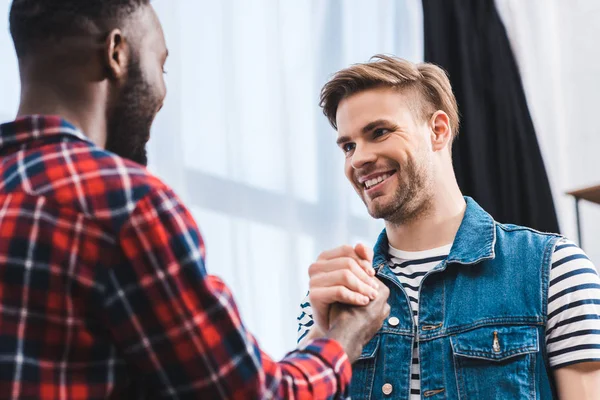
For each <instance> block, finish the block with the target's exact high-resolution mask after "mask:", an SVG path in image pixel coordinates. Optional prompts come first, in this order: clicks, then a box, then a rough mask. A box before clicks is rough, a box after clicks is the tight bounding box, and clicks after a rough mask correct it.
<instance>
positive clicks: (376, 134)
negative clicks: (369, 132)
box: [373, 128, 390, 138]
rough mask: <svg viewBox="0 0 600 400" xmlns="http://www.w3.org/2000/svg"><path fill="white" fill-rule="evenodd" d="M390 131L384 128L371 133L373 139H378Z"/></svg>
mask: <svg viewBox="0 0 600 400" xmlns="http://www.w3.org/2000/svg"><path fill="white" fill-rule="evenodd" d="M389 131H390V130H389V129H386V128H379V129H375V130H374V131H373V137H375V138H378V137H380V136H383V135H385V134H386V133H388V132H389Z"/></svg>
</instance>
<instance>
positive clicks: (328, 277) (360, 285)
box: [310, 269, 377, 300]
mask: <svg viewBox="0 0 600 400" xmlns="http://www.w3.org/2000/svg"><path fill="white" fill-rule="evenodd" d="M332 286H344V287H346V288H347V289H349V290H351V291H353V292H357V293H360V294H362V295H365V296H368V297H369V298H370V299H371V300H374V299H375V297H377V290H375V289H374V288H373V287H372V286H370V285H368V284H366V283H365V282H363V281H362V280H360V279H359V278H358V277H357V276H356V275H355V274H354V273H353V272H351V271H350V270H347V269H339V270H336V271H331V272H324V273H321V274H317V275H315V276H314V277H312V278H311V279H310V290H313V289H314V288H319V287H321V288H324V287H332Z"/></svg>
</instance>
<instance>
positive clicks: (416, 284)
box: [389, 244, 452, 400]
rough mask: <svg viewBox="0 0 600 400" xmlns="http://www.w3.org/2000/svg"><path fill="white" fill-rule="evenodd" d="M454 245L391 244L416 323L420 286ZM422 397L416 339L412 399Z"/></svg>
mask: <svg viewBox="0 0 600 400" xmlns="http://www.w3.org/2000/svg"><path fill="white" fill-rule="evenodd" d="M451 248H452V245H451V244H449V245H447V246H443V247H439V248H436V249H431V250H426V251H419V252H412V251H411V252H409V251H401V250H398V249H395V248H393V247H391V246H390V250H389V252H390V269H391V271H392V272H393V273H394V275H396V276H397V277H398V281H400V283H401V284H402V287H403V288H404V290H405V291H406V294H407V296H408V300H409V301H410V306H411V308H412V312H413V316H414V320H415V324H418V322H419V288H420V287H421V282H422V281H423V278H424V277H425V275H426V274H427V273H428V272H429V271H431V270H432V269H433V268H435V266H436V265H438V264H439V263H440V262H442V261H443V260H444V259H446V257H448V254H449V253H450V249H451ZM420 398H421V377H420V367H419V347H418V343H417V342H416V341H415V343H414V345H413V356H412V365H411V371H410V399H411V400H419V399H420Z"/></svg>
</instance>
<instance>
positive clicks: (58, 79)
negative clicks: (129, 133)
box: [17, 72, 107, 148]
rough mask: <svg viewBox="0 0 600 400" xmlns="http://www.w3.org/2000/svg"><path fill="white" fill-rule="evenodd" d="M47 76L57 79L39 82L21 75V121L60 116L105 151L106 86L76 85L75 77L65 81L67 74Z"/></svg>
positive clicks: (96, 84) (98, 84)
mask: <svg viewBox="0 0 600 400" xmlns="http://www.w3.org/2000/svg"><path fill="white" fill-rule="evenodd" d="M72 73H76V72H72ZM47 76H53V77H52V78H51V79H40V78H37V79H36V78H32V77H31V76H26V77H25V76H24V74H23V72H22V73H21V82H22V83H21V102H20V105H19V111H18V113H17V117H22V116H26V115H33V114H38V115H58V116H60V117H61V118H63V119H65V120H67V121H68V122H69V123H71V124H73V125H74V126H75V127H76V128H77V129H79V130H80V131H81V132H82V133H83V134H84V135H86V136H87V137H88V138H89V139H90V140H91V141H92V142H94V143H95V144H96V145H97V146H99V147H102V148H104V146H105V144H106V129H107V128H106V103H105V101H104V99H105V98H106V97H105V96H104V94H105V93H104V90H105V88H104V87H103V85H102V83H100V82H98V83H87V82H86V83H85V84H83V85H82V84H80V83H79V82H74V81H75V79H73V75H71V76H70V77H65V76H64V72H63V73H60V72H59V73H57V74H48V75H47ZM75 76H77V75H75ZM94 86H95V87H94Z"/></svg>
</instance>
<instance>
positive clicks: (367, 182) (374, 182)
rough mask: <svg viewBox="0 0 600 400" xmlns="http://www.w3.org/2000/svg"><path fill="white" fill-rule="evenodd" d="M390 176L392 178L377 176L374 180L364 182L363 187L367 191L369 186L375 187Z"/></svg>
mask: <svg viewBox="0 0 600 400" xmlns="http://www.w3.org/2000/svg"><path fill="white" fill-rule="evenodd" d="M390 176H392V175H391V174H383V175H379V176H378V177H376V178H373V179H369V180H368V181H365V187H366V188H367V189H369V188H370V187H371V186H375V185H377V184H378V183H379V182H383V181H385V180H386V179H387V178H389V177H390Z"/></svg>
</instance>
